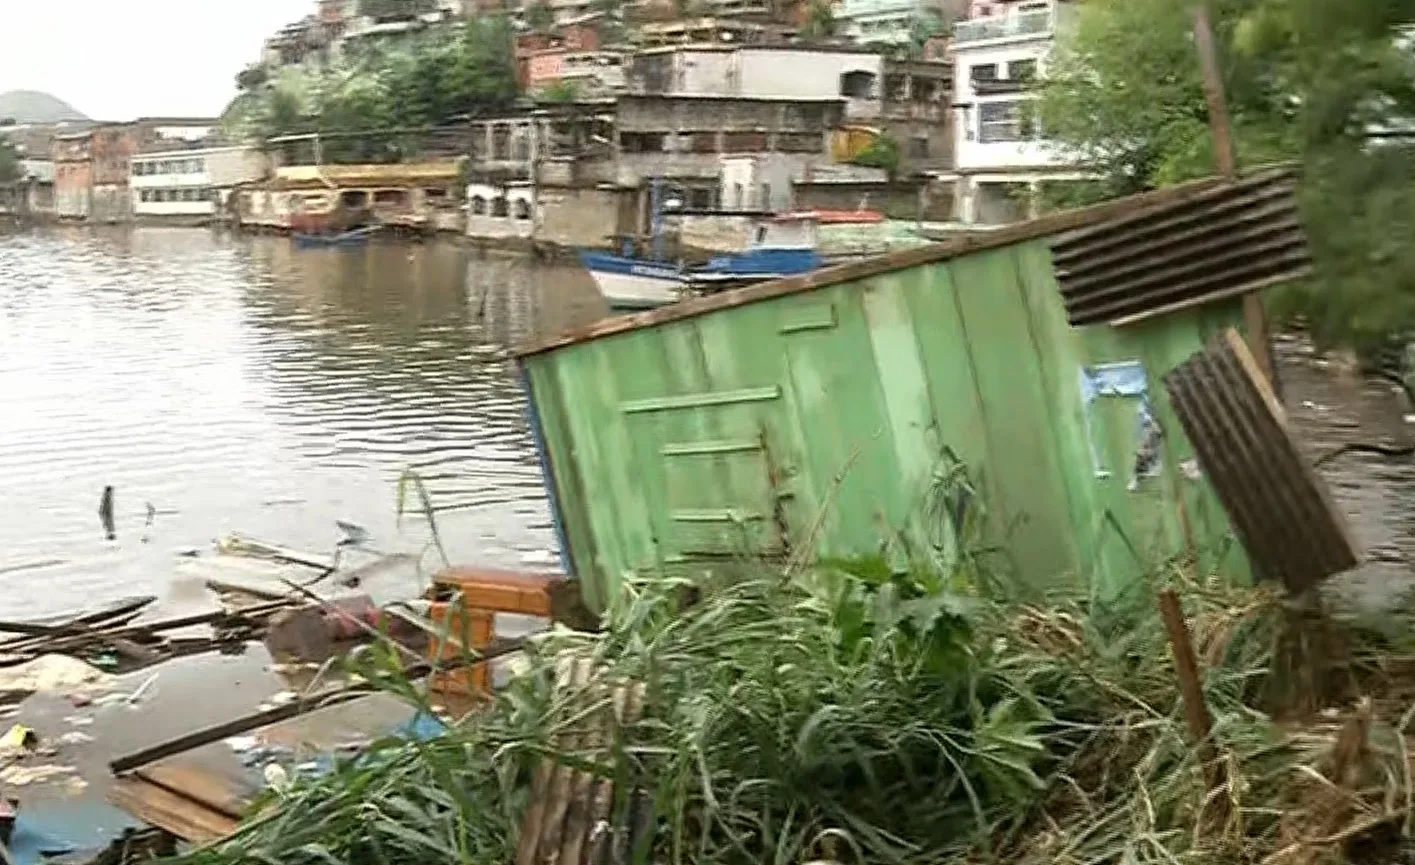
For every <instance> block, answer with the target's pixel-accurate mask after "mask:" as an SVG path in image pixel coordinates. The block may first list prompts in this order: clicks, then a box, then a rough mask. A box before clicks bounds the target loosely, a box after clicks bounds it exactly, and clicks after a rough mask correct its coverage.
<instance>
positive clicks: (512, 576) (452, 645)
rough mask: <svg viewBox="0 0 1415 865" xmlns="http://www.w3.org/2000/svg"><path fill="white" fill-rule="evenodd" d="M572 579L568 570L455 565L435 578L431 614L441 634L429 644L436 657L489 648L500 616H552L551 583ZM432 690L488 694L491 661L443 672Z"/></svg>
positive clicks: (433, 658) (431, 656)
mask: <svg viewBox="0 0 1415 865" xmlns="http://www.w3.org/2000/svg"><path fill="white" fill-rule="evenodd" d="M565 579H567V578H566V577H565V576H564V575H563V574H531V573H525V572H522V571H507V570H500V569H496V568H478V567H456V568H449V569H448V570H446V571H443V572H441V573H439V574H437V575H436V576H435V577H433V582H432V587H431V588H430V589H429V590H428V597H429V598H430V599H431V600H432V601H433V604H432V610H431V613H430V618H431V619H432V621H433V623H434V624H435V625H437V627H438V632H439V633H443V632H444V631H445V633H446V634H447V635H448V638H449V639H446V640H443V639H440V638H437V637H434V638H433V640H432V641H431V643H430V644H429V647H428V658H429V660H431V661H438V660H443V661H448V660H456V659H460V658H461V657H462V655H463V652H464V649H463V647H464V646H465V647H466V648H467V649H471V650H479V649H482V648H485V647H486V646H487V645H488V644H490V643H491V641H492V640H494V639H495V638H496V614H497V613H517V614H520V615H523V616H539V617H541V618H550V615H551V610H550V587H551V586H553V585H554V584H556V583H557V582H561V581H564V580H565ZM432 688H433V690H435V691H439V692H442V693H445V694H475V693H485V692H487V691H489V690H490V689H491V668H490V665H489V664H477V665H476V666H474V667H467V668H463V669H460V670H448V671H446V672H439V673H438V674H437V675H436V676H434V677H433V680H432Z"/></svg>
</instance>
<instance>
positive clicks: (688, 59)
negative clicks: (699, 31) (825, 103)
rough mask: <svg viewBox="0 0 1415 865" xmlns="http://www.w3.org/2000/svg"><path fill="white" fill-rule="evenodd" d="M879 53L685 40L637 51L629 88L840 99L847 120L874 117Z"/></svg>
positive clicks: (648, 92)
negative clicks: (701, 43)
mask: <svg viewBox="0 0 1415 865" xmlns="http://www.w3.org/2000/svg"><path fill="white" fill-rule="evenodd" d="M883 72H884V58H883V57H882V56H881V55H879V54H876V53H873V52H868V51H858V50H849V49H839V50H837V49H824V48H809V47H805V46H799V47H796V46H784V45H783V46H776V47H768V46H736V45H689V46H675V47H668V48H655V49H650V50H647V51H644V52H641V53H640V54H638V55H636V56H635V57H634V59H633V60H632V61H631V62H630V64H629V70H628V74H627V79H628V82H627V83H628V88H629V92H630V93H636V94H642V95H649V96H673V97H679V96H683V97H692V96H703V97H715V98H745V99H768V100H773V99H774V100H788V101H789V100H792V99H802V100H817V101H818V100H844V102H845V117H846V119H848V120H874V119H876V118H878V117H879V114H880V110H881V108H882V107H883V103H882V98H881V92H880V79H881V77H882V75H883Z"/></svg>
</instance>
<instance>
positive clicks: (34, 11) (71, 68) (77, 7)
mask: <svg viewBox="0 0 1415 865" xmlns="http://www.w3.org/2000/svg"><path fill="white" fill-rule="evenodd" d="M314 5H315V4H314V0H225V2H219V0H124V2H114V0H39V2H35V0H0V35H3V37H4V38H3V39H0V45H3V48H0V93H3V92H5V91H7V90H40V91H43V92H46V93H50V94H52V95H54V96H57V97H59V98H60V99H63V100H64V101H65V102H68V103H69V104H70V105H72V106H74V107H75V108H77V109H78V110H79V111H82V112H83V113H85V114H87V115H88V116H90V117H92V118H94V119H95V120H132V119H133V118H135V117H143V116H146V117H155V116H201V117H206V116H215V115H216V114H218V113H219V112H220V111H221V109H223V108H224V107H226V103H227V102H228V101H229V100H230V98H231V97H232V96H233V95H235V92H236V85H235V79H236V73H237V72H240V71H241V70H242V69H243V68H245V66H246V65H247V64H249V63H253V62H255V61H256V60H258V59H259V58H260V47H261V43H262V41H264V39H265V37H267V36H269V35H270V34H271V33H273V32H275V30H276V29H278V28H279V27H280V26H282V25H284V24H289V23H290V22H292V21H297V20H299V19H300V18H302V17H304V16H305V15H307V14H311V13H313V11H314Z"/></svg>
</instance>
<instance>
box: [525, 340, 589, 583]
mask: <svg viewBox="0 0 1415 865" xmlns="http://www.w3.org/2000/svg"><path fill="white" fill-rule="evenodd" d="M522 369H523V371H524V373H525V376H526V380H527V381H529V382H530V394H529V398H530V399H531V400H532V401H533V402H534V403H535V407H536V410H537V412H538V413H539V417H540V421H541V432H542V435H543V438H544V442H545V459H546V462H547V463H548V464H549V466H550V477H549V478H548V479H547V480H548V481H549V482H550V483H551V484H553V488H554V492H555V498H556V501H557V502H558V503H559V504H560V514H559V520H560V524H561V526H562V527H563V528H564V533H565V541H566V542H567V543H568V544H569V547H570V548H569V549H568V550H566V551H565V552H566V558H568V559H569V561H570V565H571V568H572V571H573V573H574V574H575V576H576V577H577V578H578V579H579V580H580V582H581V591H582V592H583V594H584V599H585V603H586V604H588V605H589V606H590V607H591V608H593V609H601V610H602V609H604V598H603V597H602V595H603V592H604V582H605V581H604V572H603V571H602V570H601V569H600V566H599V554H598V548H599V546H598V540H597V539H596V537H595V534H594V527H593V525H592V523H591V522H590V518H589V514H588V509H589V504H590V496H589V494H588V492H587V489H588V488H589V482H588V479H587V478H586V477H585V476H584V468H583V467H582V466H581V465H580V464H579V461H578V460H576V459H575V451H574V447H573V445H574V438H573V435H572V431H571V428H570V421H569V413H568V409H567V407H566V405H565V401H564V394H563V393H562V391H561V388H560V377H559V376H557V375H555V374H554V369H553V368H551V367H548V366H547V365H545V364H535V365H531V364H522Z"/></svg>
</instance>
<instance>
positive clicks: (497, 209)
mask: <svg viewBox="0 0 1415 865" xmlns="http://www.w3.org/2000/svg"><path fill="white" fill-rule="evenodd" d="M506 213H507V208H506V199H504V198H493V199H492V200H491V215H492V216H502V217H504V216H505V215H506Z"/></svg>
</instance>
